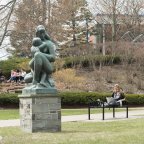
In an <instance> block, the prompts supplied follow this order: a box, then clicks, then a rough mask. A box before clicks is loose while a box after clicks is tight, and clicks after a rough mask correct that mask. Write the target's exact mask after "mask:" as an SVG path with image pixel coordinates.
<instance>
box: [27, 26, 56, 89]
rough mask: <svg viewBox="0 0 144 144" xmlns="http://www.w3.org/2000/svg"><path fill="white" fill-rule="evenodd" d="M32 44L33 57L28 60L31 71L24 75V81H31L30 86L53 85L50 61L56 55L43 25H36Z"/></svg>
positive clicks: (53, 45)
mask: <svg viewBox="0 0 144 144" xmlns="http://www.w3.org/2000/svg"><path fill="white" fill-rule="evenodd" d="M32 44H33V46H32V47H31V53H32V56H33V58H32V60H31V61H30V62H29V65H30V67H31V72H30V73H28V74H27V75H26V76H25V82H26V83H32V87H31V88H39V87H54V81H53V79H52V78H51V74H52V73H53V70H54V68H53V65H52V62H54V61H55V57H56V54H55V44H54V43H53V42H52V41H51V39H50V36H49V35H48V34H47V32H46V30H45V27H44V26H43V25H39V26H38V27H37V29H36V37H35V38H33V42H32Z"/></svg>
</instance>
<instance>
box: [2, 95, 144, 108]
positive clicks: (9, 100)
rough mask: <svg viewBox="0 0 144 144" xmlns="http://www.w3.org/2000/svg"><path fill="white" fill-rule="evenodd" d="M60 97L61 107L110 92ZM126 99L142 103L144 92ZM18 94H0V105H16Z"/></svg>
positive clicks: (81, 103)
mask: <svg viewBox="0 0 144 144" xmlns="http://www.w3.org/2000/svg"><path fill="white" fill-rule="evenodd" d="M58 95H59V96H60V97H61V99H62V107H66V106H77V107H78V106H86V105H87V104H88V100H87V97H88V96H91V97H93V98H95V99H101V100H103V101H105V98H106V97H107V96H111V94H110V93H94V92H61V93H59V94H58ZM126 99H127V101H128V102H129V105H137V106H139V105H140V106H141V105H144V94H143V95H142V94H141V95H139V94H126ZM18 105H19V98H18V94H9V93H4V94H0V107H8V106H15V107H18Z"/></svg>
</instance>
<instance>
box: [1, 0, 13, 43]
mask: <svg viewBox="0 0 144 144" xmlns="http://www.w3.org/2000/svg"><path fill="white" fill-rule="evenodd" d="M15 4H16V0H11V1H9V2H7V3H6V4H5V5H0V14H1V15H3V17H1V26H0V28H1V31H2V36H1V39H0V46H1V45H2V43H3V41H4V38H5V36H6V35H7V32H8V26H9V24H10V19H11V16H12V13H13V11H14V7H15Z"/></svg>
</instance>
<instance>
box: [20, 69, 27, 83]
mask: <svg viewBox="0 0 144 144" xmlns="http://www.w3.org/2000/svg"><path fill="white" fill-rule="evenodd" d="M25 75H26V72H25V71H24V69H21V70H20V81H24V77H25Z"/></svg>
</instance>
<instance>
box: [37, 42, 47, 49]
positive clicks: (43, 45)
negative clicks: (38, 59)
mask: <svg viewBox="0 0 144 144" xmlns="http://www.w3.org/2000/svg"><path fill="white" fill-rule="evenodd" d="M46 46H47V44H46V43H42V44H41V45H40V46H38V48H39V50H40V51H43V49H44V48H45V47H46Z"/></svg>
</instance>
